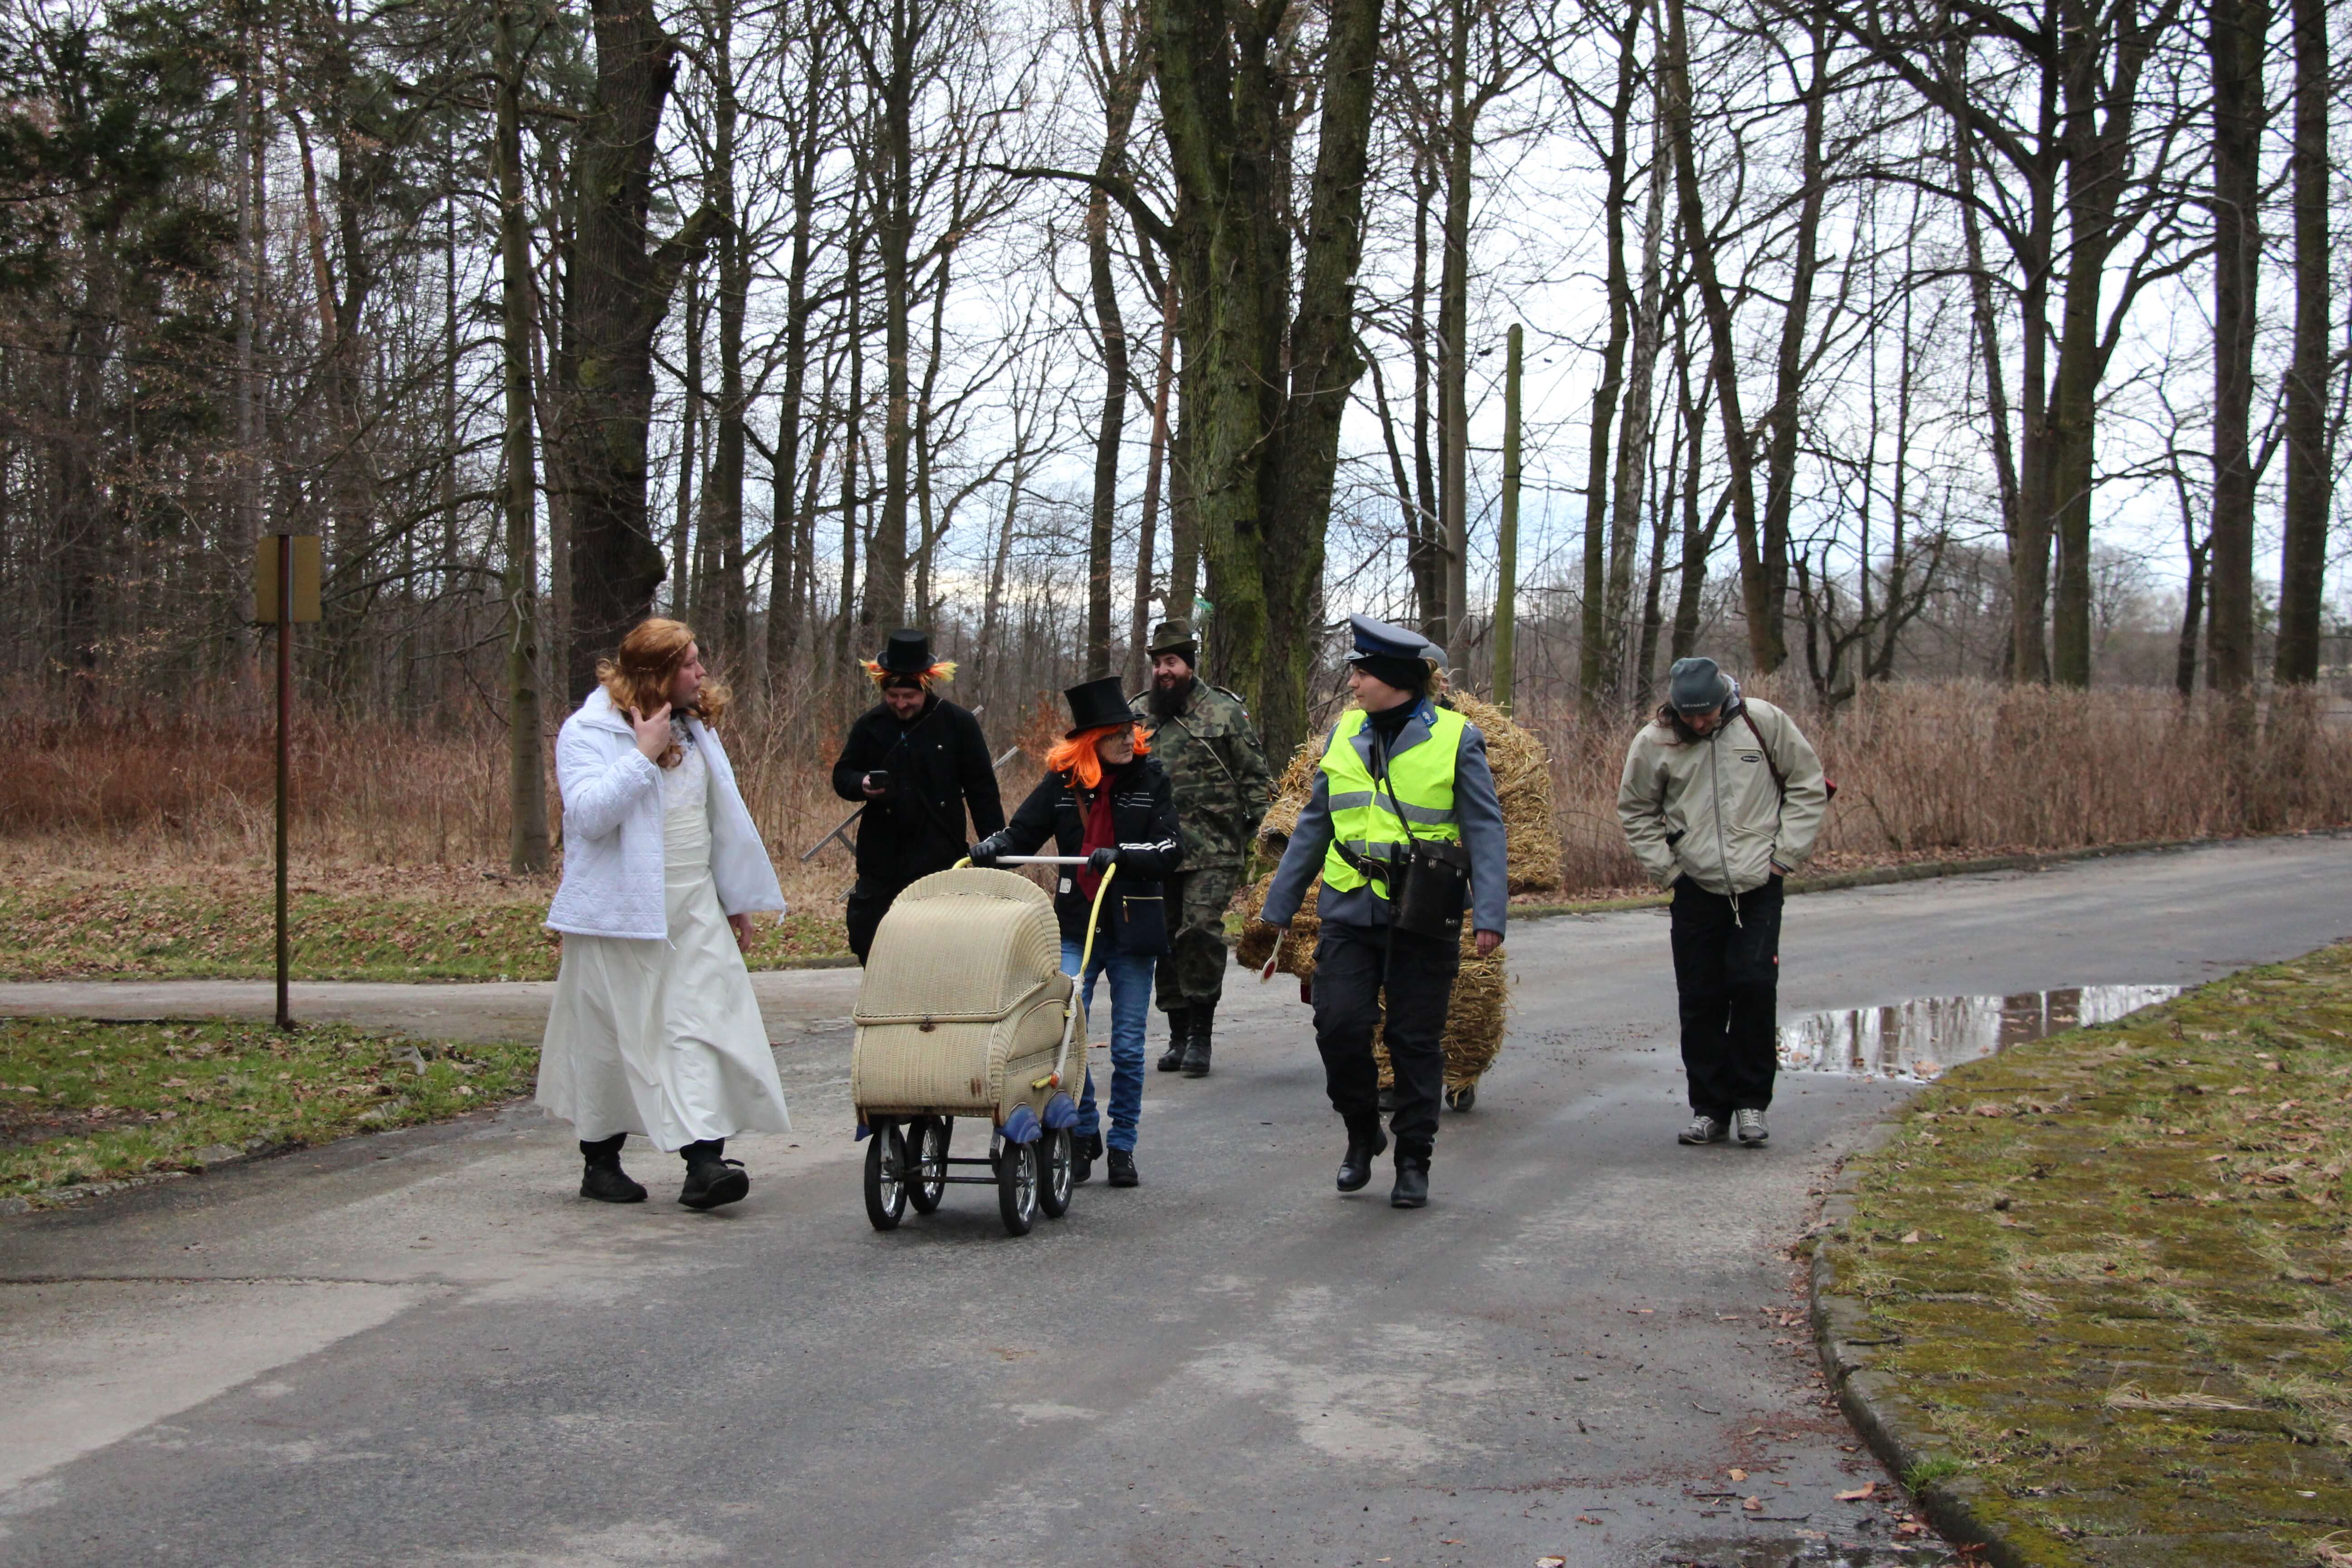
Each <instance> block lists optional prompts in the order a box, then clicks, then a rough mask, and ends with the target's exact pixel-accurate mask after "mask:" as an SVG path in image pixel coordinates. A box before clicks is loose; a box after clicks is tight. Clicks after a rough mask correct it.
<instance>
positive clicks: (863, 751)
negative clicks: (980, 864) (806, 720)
mask: <svg viewBox="0 0 2352 1568" xmlns="http://www.w3.org/2000/svg"><path fill="white" fill-rule="evenodd" d="M866 674H867V675H868V676H870V677H872V678H873V681H874V684H875V686H876V687H877V688H878V689H880V692H881V698H882V700H880V701H879V702H877V703H876V704H875V705H874V706H873V707H871V708H869V709H867V710H866V711H865V712H864V713H862V714H860V715H859V716H858V720H857V722H856V723H855V724H852V725H851V726H850V727H849V735H848V738H847V739H846V740H845V741H844V742H842V747H841V758H840V760H839V761H838V762H836V763H834V764H833V792H834V793H835V795H839V796H841V798H842V799H844V800H861V801H864V802H865V803H866V810H865V813H864V815H863V816H860V817H859V819H858V824H857V883H856V886H855V887H853V888H851V889H850V890H849V907H848V909H847V910H846V911H845V915H846V919H847V922H848V926H849V951H850V952H854V953H856V955H857V962H858V963H865V962H866V952H867V950H869V949H870V948H872V947H873V945H874V932H875V931H876V929H877V927H879V926H880V925H881V923H882V917H883V916H884V915H885V914H887V913H888V912H889V909H890V905H891V902H892V900H896V899H897V898H898V894H899V893H900V892H901V891H902V890H904V889H905V888H906V886H907V884H908V883H909V882H912V881H914V880H915V879H917V878H919V877H928V876H929V875H930V874H931V873H932V872H934V871H944V870H946V869H947V868H949V867H950V866H952V865H954V864H955V863H956V862H957V861H958V860H961V859H962V858H963V852H964V846H965V845H967V844H968V843H970V842H971V837H967V836H966V835H965V832H964V826H963V823H964V813H965V812H966V811H967V810H969V811H970V812H971V826H972V837H982V838H984V837H987V836H988V835H990V834H992V833H994V832H996V831H997V830H998V829H1000V828H1002V827H1003V826H1004V802H1003V797H1002V796H1000V795H998V794H997V790H996V770H995V769H994V768H993V767H992V766H991V765H990V763H989V760H988V741H987V738H986V737H985V736H983V735H982V733H981V732H980V721H979V720H978V719H975V718H973V717H972V715H971V712H970V711H969V710H966V709H962V708H959V707H957V706H956V705H955V704H954V703H952V702H950V701H949V700H947V699H946V698H944V697H941V696H940V694H939V693H938V692H937V691H935V690H933V689H932V687H933V686H934V685H936V684H937V683H938V682H940V681H942V680H951V679H954V678H955V665H954V663H953V662H952V661H950V660H945V659H941V660H938V661H934V660H933V659H932V658H931V641H930V637H929V636H928V635H927V634H925V633H924V632H922V631H921V630H919V629H918V628H916V627H913V626H902V627H900V628H899V629H898V630H897V631H895V632H892V633H891V634H890V637H889V639H888V640H887V642H885V643H884V644H883V645H882V657H881V658H874V659H868V660H866Z"/></svg>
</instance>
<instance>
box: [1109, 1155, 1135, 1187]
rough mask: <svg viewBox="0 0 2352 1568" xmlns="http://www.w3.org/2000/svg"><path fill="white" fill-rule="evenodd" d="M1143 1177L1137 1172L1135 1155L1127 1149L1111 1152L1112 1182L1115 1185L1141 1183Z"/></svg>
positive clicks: (1123, 1185) (1128, 1185) (1129, 1185)
mask: <svg viewBox="0 0 2352 1568" xmlns="http://www.w3.org/2000/svg"><path fill="white" fill-rule="evenodd" d="M1142 1181H1143V1178H1142V1177H1141V1176H1139V1175H1138V1174H1136V1171H1135V1155H1134V1153H1133V1152H1130V1151H1129V1150H1126V1149H1114V1150H1112V1151H1111V1152H1110V1184H1111V1185H1112V1186H1114V1187H1132V1186H1138V1185H1140V1184H1141V1183H1142Z"/></svg>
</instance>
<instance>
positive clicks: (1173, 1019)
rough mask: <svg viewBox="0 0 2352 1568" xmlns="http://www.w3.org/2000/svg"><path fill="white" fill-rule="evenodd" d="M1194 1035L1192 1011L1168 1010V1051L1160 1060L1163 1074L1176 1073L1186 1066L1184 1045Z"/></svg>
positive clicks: (1181, 1008) (1178, 1008)
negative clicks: (1178, 1069)
mask: <svg viewBox="0 0 2352 1568" xmlns="http://www.w3.org/2000/svg"><path fill="white" fill-rule="evenodd" d="M1191 1037H1192V1009H1191V1008H1190V1007H1171V1008H1169V1009H1168V1051H1167V1054H1166V1055H1164V1056H1162V1057H1161V1058H1160V1071H1161V1072H1174V1071H1175V1070H1176V1069H1177V1068H1181V1067H1182V1066H1183V1065H1184V1043H1185V1041H1186V1040H1188V1039H1189V1038H1191Z"/></svg>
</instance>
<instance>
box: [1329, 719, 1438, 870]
mask: <svg viewBox="0 0 2352 1568" xmlns="http://www.w3.org/2000/svg"><path fill="white" fill-rule="evenodd" d="M1431 712H1432V714H1433V718H1432V719H1431V721H1430V725H1429V739H1428V740H1426V741H1424V742H1422V743H1421V744H1420V745H1418V746H1414V747H1412V748H1411V749H1409V750H1407V751H1403V752H1397V753H1395V754H1394V755H1392V756H1391V757H1389V758H1388V759H1387V766H1388V783H1389V790H1383V789H1381V787H1380V782H1379V781H1378V780H1376V779H1374V778H1373V777H1372V771H1371V769H1370V767H1369V766H1368V765H1366V763H1365V762H1364V759H1363V756H1362V754H1361V753H1360V752H1358V751H1357V750H1356V737H1357V735H1358V734H1360V733H1361V732H1362V731H1363V728H1364V724H1365V722H1366V721H1367V720H1369V719H1370V717H1371V715H1370V714H1368V713H1366V712H1365V711H1364V710H1362V709H1360V708H1358V709H1355V710H1351V711H1349V713H1347V714H1345V715H1343V716H1342V717H1341V719H1340V720H1339V724H1338V725H1337V726H1336V727H1335V728H1334V729H1333V730H1332V731H1331V743H1330V744H1329V745H1328V746H1327V747H1325V748H1324V751H1323V764H1322V765H1323V784H1324V792H1325V798H1326V801H1327V804H1328V805H1329V807H1330V812H1331V847H1329V848H1328V849H1327V850H1325V851H1324V855H1323V885H1324V886H1325V887H1327V888H1329V889H1332V890H1334V891H1335V892H1349V891H1352V890H1353V889H1357V888H1360V887H1363V886H1364V885H1365V884H1366V883H1368V882H1370V884H1371V888H1372V893H1373V896H1374V897H1376V898H1381V899H1386V898H1387V897H1388V896H1389V889H1388V888H1387V887H1386V886H1385V879H1377V880H1376V879H1372V878H1370V877H1368V876H1366V875H1365V873H1364V872H1362V871H1361V870H1360V869H1358V867H1359V866H1360V864H1361V863H1362V862H1364V861H1367V860H1387V859H1389V858H1391V857H1395V858H1399V859H1402V853H1401V852H1400V851H1399V850H1398V848H1397V846H1399V845H1401V844H1402V843H1403V842H1404V841H1405V824H1406V823H1408V822H1409V823H1411V824H1412V837H1415V838H1435V839H1444V840H1446V841H1448V842H1455V841H1459V840H1460V838H1461V837H1462V829H1461V827H1460V826H1459V825H1458V824H1456V823H1455V821H1454V759H1455V758H1456V757H1458V756H1460V755H1461V752H1462V731H1464V730H1465V728H1467V727H1468V724H1469V721H1468V720H1466V719H1465V718H1463V717H1462V715H1461V714H1459V713H1457V712H1455V711H1454V710H1453V709H1451V708H1439V707H1436V706H1434V705H1432V708H1431ZM1391 790H1392V791H1393V792H1394V795H1393V798H1391V794H1390V791H1391ZM1400 816H1402V818H1403V821H1400V820H1399V817H1400Z"/></svg>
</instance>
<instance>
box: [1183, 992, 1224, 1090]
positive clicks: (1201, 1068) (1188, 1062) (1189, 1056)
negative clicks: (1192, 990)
mask: <svg viewBox="0 0 2352 1568" xmlns="http://www.w3.org/2000/svg"><path fill="white" fill-rule="evenodd" d="M1216 1021H1217V1005H1216V1004H1215V1003H1214V1002H1195V1003H1193V1004H1192V1034H1191V1035H1189V1036H1187V1037H1185V1040H1184V1076H1185V1077H1186V1078H1206V1077H1208V1076H1209V1030H1210V1029H1211V1028H1212V1027H1213V1026H1214V1025H1215V1023H1216Z"/></svg>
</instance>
